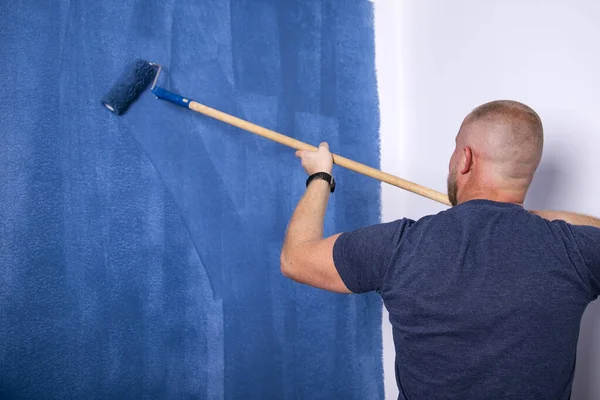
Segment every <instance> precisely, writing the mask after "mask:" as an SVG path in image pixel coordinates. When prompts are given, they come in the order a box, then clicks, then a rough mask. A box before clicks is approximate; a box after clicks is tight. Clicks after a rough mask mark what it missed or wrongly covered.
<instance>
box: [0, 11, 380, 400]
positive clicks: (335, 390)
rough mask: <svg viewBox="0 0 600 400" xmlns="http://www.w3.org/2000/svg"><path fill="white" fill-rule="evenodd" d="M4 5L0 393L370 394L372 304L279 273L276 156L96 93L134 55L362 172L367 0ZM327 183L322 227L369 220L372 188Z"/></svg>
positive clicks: (236, 133)
mask: <svg viewBox="0 0 600 400" xmlns="http://www.w3.org/2000/svg"><path fill="white" fill-rule="evenodd" d="M0 15H2V17H3V18H2V21H3V23H2V24H1V25H0V42H1V43H2V46H0V56H1V59H2V60H3V70H4V84H3V85H1V86H0V95H1V96H2V98H3V99H4V100H3V101H2V102H1V103H0V115H2V124H1V125H0V135H1V140H0V154H1V156H0V169H1V173H0V398H11V399H25V398H44V399H66V398H78V399H81V398H115V399H116V398H119V399H124V398H157V399H158V398H160V399H166V398H173V399H175V398H196V399H249V398H261V399H308V398H310V399H338V398H339V399H367V398H368V399H374V398H381V397H382V393H383V385H382V376H381V374H382V367H381V328H380V319H381V310H380V301H379V298H378V297H377V296H376V295H368V296H343V295H337V294H332V293H327V292H324V291H320V290H316V289H312V288H309V287H306V286H302V285H299V284H296V283H293V282H291V281H289V280H287V279H285V278H284V277H282V276H281V274H280V272H279V251H280V248H281V243H282V239H283V236H284V232H285V228H286V224H287V222H288V220H289V218H290V216H291V213H292V211H293V208H294V206H295V205H296V203H297V201H298V200H299V199H300V196H301V195H302V193H303V190H304V180H305V179H306V175H305V174H304V172H303V171H302V169H301V167H300V165H299V162H298V160H297V159H296V158H295V157H294V154H293V150H292V149H289V148H286V147H284V146H282V145H279V144H277V143H274V142H271V141H268V140H267V139H264V138H261V137H258V136H255V135H252V134H250V133H247V132H244V131H240V130H238V129H236V128H233V127H230V126H227V125H225V124H223V123H221V122H218V121H215V120H210V119H208V118H206V117H204V116H201V115H199V114H196V113H193V112H191V111H189V110H185V109H183V108H180V107H177V106H174V105H172V104H169V103H166V102H162V101H159V100H156V99H155V98H154V97H153V96H152V94H151V93H149V92H147V93H145V94H143V95H142V96H141V98H140V99H139V100H138V101H137V102H136V103H135V104H134V105H133V106H132V107H131V108H130V109H129V111H128V112H127V113H126V114H125V115H123V116H120V117H117V116H115V115H114V114H112V113H110V112H108V111H107V110H106V109H104V107H103V106H102V105H101V104H100V99H101V97H102V95H103V94H104V93H105V92H106V90H108V88H109V87H110V85H111V84H112V83H113V81H114V79H115V78H116V77H118V76H119V75H120V74H121V72H122V68H123V66H125V65H126V64H127V63H128V62H130V61H131V60H133V59H135V58H145V59H148V60H151V61H155V62H158V63H161V64H163V66H164V67H165V68H166V72H165V74H164V75H163V77H162V79H161V85H162V86H164V87H166V88H168V89H170V90H173V91H174V92H177V93H179V94H182V95H184V96H188V97H190V98H193V99H195V100H197V101H199V102H201V103H205V104H207V105H209V106H211V107H214V108H217V109H219V110H222V111H225V112H228V113H231V114H234V115H236V116H238V117H241V118H244V119H247V120H250V121H251V122H254V123H257V124H261V125H263V126H265V127H267V128H270V129H274V130H276V131H279V132H282V133H285V134H287V135H290V136H293V137H296V138H298V139H300V140H303V141H306V142H309V143H311V144H315V145H316V144H318V143H319V141H321V140H327V141H328V142H329V143H330V145H331V147H332V150H334V151H335V152H337V153H339V154H342V155H344V156H347V157H350V158H353V159H356V160H357V161H360V162H363V163H367V164H369V165H372V166H374V167H378V154H379V147H378V146H379V140H378V110H377V94H376V81H375V71H374V66H373V57H374V54H373V51H374V49H373V20H372V5H371V3H370V2H369V1H367V0H360V1H359V0H352V1H348V0H336V1H325V0H322V1H275V0H254V1H250V0H235V1H225V0H203V1H177V2H175V1H172V0H167V1H162V0H161V1H158V0H144V1H141V0H137V1H131V2H121V1H113V0H109V1H104V2H92V1H81V2H76V1H72V2H67V1H62V2H39V1H24V2H4V3H3V4H2V5H0ZM336 177H337V179H338V182H339V183H338V189H337V190H336V193H335V195H334V196H332V198H331V203H330V208H329V213H328V216H327V221H326V233H327V234H331V233H335V232H337V231H340V230H348V229H353V228H357V227H359V226H362V225H365V224H369V223H373V222H377V221H378V218H379V208H380V207H379V202H380V200H379V185H378V183H377V182H376V181H374V180H372V179H370V178H366V177H363V176H360V175H358V174H355V173H352V172H349V171H345V170H342V169H336Z"/></svg>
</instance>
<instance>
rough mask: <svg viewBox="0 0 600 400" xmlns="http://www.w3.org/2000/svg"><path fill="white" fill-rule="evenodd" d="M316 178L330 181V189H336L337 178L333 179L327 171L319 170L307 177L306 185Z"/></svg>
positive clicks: (332, 190)
mask: <svg viewBox="0 0 600 400" xmlns="http://www.w3.org/2000/svg"><path fill="white" fill-rule="evenodd" d="M314 179H323V180H324V181H326V182H327V183H329V189H330V190H331V193H333V192H334V191H335V179H333V176H331V174H328V173H327V172H317V173H314V174H312V175H311V176H309V177H308V178H307V179H306V187H308V184H309V183H311V182H312V181H313V180H314Z"/></svg>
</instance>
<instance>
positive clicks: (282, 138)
mask: <svg viewBox="0 0 600 400" xmlns="http://www.w3.org/2000/svg"><path fill="white" fill-rule="evenodd" d="M188 107H189V109H191V110H193V111H196V112H198V113H201V114H204V115H206V116H209V117H211V118H214V119H217V120H219V121H222V122H225V123H227V124H230V125H233V126H236V127H238V128H240V129H243V130H246V131H248V132H251V133H254V134H257V135H260V136H263V137H265V138H267V139H271V140H273V141H275V142H278V143H281V144H283V145H286V146H289V147H291V148H293V149H296V150H313V151H316V150H317V147H315V146H312V145H309V144H307V143H304V142H301V141H299V140H296V139H293V138H291V137H289V136H286V135H282V134H281V133H277V132H275V131H272V130H270V129H266V128H263V127H261V126H258V125H255V124H253V123H251V122H248V121H244V120H243V119H240V118H237V117H234V116H232V115H229V114H226V113H224V112H222V111H219V110H215V109H214V108H211V107H208V106H205V105H203V104H200V103H198V102H196V101H190V102H189V105H188ZM333 162H334V163H335V164H336V165H339V166H341V167H344V168H347V169H349V170H351V171H354V172H358V173H360V174H363V175H366V176H369V177H371V178H374V179H378V180H380V181H382V182H385V183H388V184H390V185H393V186H396V187H399V188H402V189H405V190H408V191H410V192H413V193H416V194H418V195H421V196H423V197H426V198H428V199H431V200H434V201H437V202H439V203H442V204H445V205H447V206H449V205H450V201H449V200H448V196H447V195H446V194H444V193H441V192H438V191H435V190H433V189H430V188H427V187H425V186H421V185H418V184H416V183H413V182H410V181H407V180H405V179H402V178H398V177H397V176H394V175H391V174H388V173H386V172H383V171H380V170H378V169H375V168H372V167H369V166H367V165H365V164H361V163H358V162H356V161H353V160H350V159H348V158H345V157H342V156H339V155H337V154H333Z"/></svg>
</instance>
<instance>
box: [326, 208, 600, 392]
mask: <svg viewBox="0 0 600 400" xmlns="http://www.w3.org/2000/svg"><path fill="white" fill-rule="evenodd" d="M333 257H334V261H335V265H336V267H337V269H338V271H339V273H340V275H341V277H342V280H343V281H344V283H345V284H346V286H347V287H348V289H350V290H351V291H352V292H354V293H365V292H369V291H377V292H378V293H379V294H380V295H381V297H382V299H383V302H384V305H385V307H386V308H387V310H388V311H389V315H390V322H391V324H392V326H393V336H394V343H395V348H396V381H397V384H398V388H399V391H400V396H399V399H407V400H421V399H426V400H436V399H460V400H467V399H505V400H507V399H528V400H534V399H540V400H553V399H568V398H569V397H570V393H571V386H572V381H573V373H574V368H575V357H576V349H577V339H578V335H579V325H580V321H581V317H582V315H583V312H584V310H585V308H586V306H587V305H588V304H589V303H590V302H591V301H593V300H594V299H596V297H597V296H598V294H599V293H600V229H596V228H592V227H583V226H572V225H569V224H567V223H565V222H564V221H552V222H551V221H548V220H545V219H543V218H541V217H538V216H536V215H533V214H531V213H529V212H528V211H527V210H525V209H523V208H522V207H520V206H518V205H514V204H508V203H498V202H493V201H488V200H472V201H469V202H466V203H462V204H460V205H458V206H455V207H452V208H450V209H448V210H445V211H443V212H441V213H439V214H437V215H432V216H427V217H424V218H422V219H420V220H418V221H413V220H410V219H401V220H398V221H394V222H390V223H384V224H378V225H374V226H369V227H365V228H361V229H358V230H356V231H353V232H347V233H344V234H342V235H341V236H340V237H339V238H338V240H337V241H336V243H335V245H334V254H333Z"/></svg>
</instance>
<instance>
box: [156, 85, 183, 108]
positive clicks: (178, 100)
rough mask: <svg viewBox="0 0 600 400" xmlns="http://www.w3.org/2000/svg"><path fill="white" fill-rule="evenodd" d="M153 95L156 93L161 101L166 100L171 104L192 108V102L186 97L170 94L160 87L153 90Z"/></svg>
mask: <svg viewBox="0 0 600 400" xmlns="http://www.w3.org/2000/svg"><path fill="white" fill-rule="evenodd" d="M152 93H154V95H155V96H156V97H158V98H159V99H161V100H166V101H168V102H169V103H173V104H176V105H178V106H181V107H184V108H190V103H191V102H192V100H190V99H188V98H186V97H183V96H180V95H178V94H176V93H173V92H169V91H168V90H165V89H163V88H161V87H158V86H155V87H154V89H152Z"/></svg>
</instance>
